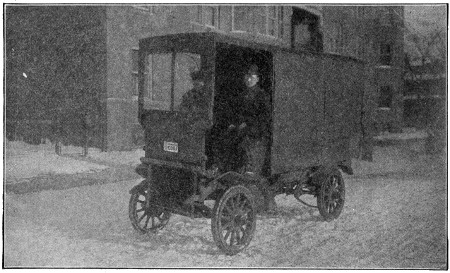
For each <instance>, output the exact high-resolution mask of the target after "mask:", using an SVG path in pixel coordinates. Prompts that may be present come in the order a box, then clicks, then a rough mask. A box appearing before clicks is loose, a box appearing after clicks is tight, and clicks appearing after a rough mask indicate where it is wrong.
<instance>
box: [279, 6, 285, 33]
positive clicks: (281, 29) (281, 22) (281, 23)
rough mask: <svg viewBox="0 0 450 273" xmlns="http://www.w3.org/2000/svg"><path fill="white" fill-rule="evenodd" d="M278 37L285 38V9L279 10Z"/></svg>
mask: <svg viewBox="0 0 450 273" xmlns="http://www.w3.org/2000/svg"><path fill="white" fill-rule="evenodd" d="M278 37H280V38H283V37H284V8H283V7H279V8H278Z"/></svg>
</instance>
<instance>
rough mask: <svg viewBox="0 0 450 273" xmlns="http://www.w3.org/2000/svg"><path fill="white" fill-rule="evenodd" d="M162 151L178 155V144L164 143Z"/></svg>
mask: <svg viewBox="0 0 450 273" xmlns="http://www.w3.org/2000/svg"><path fill="white" fill-rule="evenodd" d="M164 151H166V152H171V153H178V143H176V142H168V141H164Z"/></svg>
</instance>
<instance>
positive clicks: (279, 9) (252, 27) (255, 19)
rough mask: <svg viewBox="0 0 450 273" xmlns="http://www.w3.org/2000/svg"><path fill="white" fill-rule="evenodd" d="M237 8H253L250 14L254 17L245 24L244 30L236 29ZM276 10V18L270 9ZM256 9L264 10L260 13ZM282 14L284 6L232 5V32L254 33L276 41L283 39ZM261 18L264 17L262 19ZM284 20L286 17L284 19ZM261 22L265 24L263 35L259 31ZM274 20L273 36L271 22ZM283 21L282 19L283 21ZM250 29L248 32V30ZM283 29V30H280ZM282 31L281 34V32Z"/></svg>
mask: <svg viewBox="0 0 450 273" xmlns="http://www.w3.org/2000/svg"><path fill="white" fill-rule="evenodd" d="M236 7H247V8H253V9H251V10H250V12H249V13H250V14H251V17H252V21H251V22H243V23H244V29H237V28H236V25H237V24H236V17H237V16H236ZM271 7H272V8H275V13H274V15H275V17H271V16H270V12H269V11H270V8H271ZM255 8H264V10H263V12H261V11H258V10H257V9H255ZM280 12H284V11H283V9H282V6H279V5H260V6H248V5H232V6H231V31H232V32H254V33H255V34H256V35H262V36H267V37H271V38H275V39H281V38H282V35H283V34H284V29H283V28H282V26H281V27H280V25H282V24H283V22H280ZM260 17H264V18H263V19H261V18H260ZM282 18H284V16H283V17H282ZM260 20H261V21H262V22H264V31H263V33H261V32H260V31H259V26H258V25H257V24H259V22H260ZM270 20H272V21H273V23H274V31H273V34H270V33H269V21H270ZM281 20H282V19H281ZM246 29H248V30H246ZM280 29H281V30H280ZM280 31H281V32H280Z"/></svg>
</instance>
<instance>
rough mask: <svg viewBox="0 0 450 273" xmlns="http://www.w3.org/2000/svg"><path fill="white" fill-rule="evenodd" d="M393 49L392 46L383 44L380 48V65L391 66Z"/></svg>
mask: <svg viewBox="0 0 450 273" xmlns="http://www.w3.org/2000/svg"><path fill="white" fill-rule="evenodd" d="M391 60H392V48H391V45H390V44H381V46H380V64H381V65H391Z"/></svg>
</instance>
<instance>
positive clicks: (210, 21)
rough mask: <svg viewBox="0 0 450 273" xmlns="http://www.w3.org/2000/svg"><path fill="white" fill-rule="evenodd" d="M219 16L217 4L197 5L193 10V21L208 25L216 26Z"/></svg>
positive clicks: (217, 25)
mask: <svg viewBox="0 0 450 273" xmlns="http://www.w3.org/2000/svg"><path fill="white" fill-rule="evenodd" d="M219 17H220V13H219V7H218V6H197V9H196V11H195V22H197V23H199V24H202V25H205V26H208V27H214V28H218V27H219V19H220V18H219Z"/></svg>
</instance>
